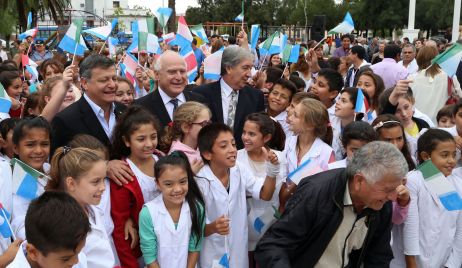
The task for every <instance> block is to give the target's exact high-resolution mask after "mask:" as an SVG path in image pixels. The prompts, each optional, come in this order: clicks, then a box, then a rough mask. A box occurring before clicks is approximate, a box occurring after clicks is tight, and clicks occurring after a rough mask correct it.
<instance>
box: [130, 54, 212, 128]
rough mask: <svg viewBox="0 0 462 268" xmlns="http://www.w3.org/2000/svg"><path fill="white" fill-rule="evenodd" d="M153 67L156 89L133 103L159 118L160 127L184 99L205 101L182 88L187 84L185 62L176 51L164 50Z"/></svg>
mask: <svg viewBox="0 0 462 268" xmlns="http://www.w3.org/2000/svg"><path fill="white" fill-rule="evenodd" d="M154 69H155V75H156V80H157V83H158V85H159V88H158V90H155V91H153V92H151V93H149V94H148V95H146V96H144V97H142V98H139V99H138V100H136V101H135V103H136V104H139V105H141V106H144V107H145V108H146V109H147V110H149V111H150V112H151V113H153V114H154V115H155V116H156V117H157V118H158V119H159V121H160V124H161V126H162V128H164V127H165V126H167V125H168V123H169V122H171V121H172V119H173V112H174V111H175V110H176V109H177V108H178V106H180V105H182V104H183V103H185V102H186V101H198V102H201V103H206V100H205V98H204V97H202V96H201V95H199V94H197V93H194V92H191V91H188V90H184V88H185V86H186V85H187V84H188V77H187V72H186V62H185V61H184V59H183V58H182V57H181V56H180V55H179V54H178V53H176V52H174V51H166V52H164V53H163V54H162V56H160V58H159V59H158V60H157V62H156V64H155V66H154Z"/></svg>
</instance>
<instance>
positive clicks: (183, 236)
mask: <svg viewBox="0 0 462 268" xmlns="http://www.w3.org/2000/svg"><path fill="white" fill-rule="evenodd" d="M144 206H145V207H147V208H148V210H149V214H151V219H152V220H153V222H154V232H155V234H156V239H157V262H158V263H159V266H160V267H178V268H182V267H186V266H187V263H188V249H189V239H190V236H191V225H192V222H191V214H190V210H189V205H188V202H186V201H183V205H182V206H181V212H180V219H179V221H178V224H177V227H176V229H175V223H174V222H173V219H172V217H171V216H170V213H169V212H168V210H167V208H166V207H165V203H164V201H163V199H162V195H159V196H158V197H156V198H155V199H154V200H152V201H151V202H149V203H146V204H144Z"/></svg>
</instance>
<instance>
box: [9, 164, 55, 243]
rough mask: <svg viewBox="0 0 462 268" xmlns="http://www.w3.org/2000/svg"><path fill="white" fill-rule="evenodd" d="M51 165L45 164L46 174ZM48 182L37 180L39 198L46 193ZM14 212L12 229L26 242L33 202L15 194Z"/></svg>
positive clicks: (41, 179)
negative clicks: (27, 222)
mask: <svg viewBox="0 0 462 268" xmlns="http://www.w3.org/2000/svg"><path fill="white" fill-rule="evenodd" d="M49 169H50V165H49V164H48V163H44V164H43V170H44V171H45V173H48V172H47V171H49ZM47 182H48V180H47V179H45V178H40V179H38V180H37V186H38V187H37V196H41V195H42V194H43V192H45V186H46V185H47ZM12 198H13V209H12V210H13V211H12V213H11V228H12V229H13V232H14V234H15V235H16V238H19V239H22V240H26V229H25V223H24V221H25V220H26V212H27V209H28V208H29V204H30V202H31V200H29V199H26V198H24V197H21V196H19V195H16V194H15V193H13V197H12Z"/></svg>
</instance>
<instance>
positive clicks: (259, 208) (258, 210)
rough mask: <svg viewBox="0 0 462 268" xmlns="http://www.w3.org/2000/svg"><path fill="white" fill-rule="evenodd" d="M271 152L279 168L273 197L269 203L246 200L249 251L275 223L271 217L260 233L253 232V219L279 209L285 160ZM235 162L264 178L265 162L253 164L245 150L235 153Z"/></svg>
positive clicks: (277, 153)
mask: <svg viewBox="0 0 462 268" xmlns="http://www.w3.org/2000/svg"><path fill="white" fill-rule="evenodd" d="M272 151H273V152H274V153H275V154H276V156H277V157H278V162H279V167H280V168H279V173H278V175H277V176H276V189H275V190H274V193H273V197H272V198H271V200H270V201H264V200H255V199H252V198H248V199H247V206H248V207H247V209H248V211H249V212H248V215H247V223H248V228H249V229H248V230H249V251H254V250H255V248H256V246H257V243H258V241H260V239H261V238H262V236H263V235H264V234H265V232H266V230H268V228H269V227H270V226H271V225H272V224H273V223H274V222H275V221H276V218H274V217H273V218H272V220H271V221H270V222H268V223H267V224H265V225H264V226H263V228H262V229H261V230H260V232H258V231H257V230H255V228H254V227H253V226H254V222H255V219H256V218H257V217H260V216H262V215H263V214H264V213H265V212H266V211H267V210H268V212H272V213H273V214H274V210H273V208H272V207H275V208H276V209H278V208H279V190H280V189H281V186H282V183H283V182H285V181H286V176H287V174H286V170H287V167H286V166H287V162H286V158H285V156H284V155H283V153H282V152H281V151H276V150H272ZM237 161H238V162H239V166H240V167H241V168H244V169H246V170H249V171H251V172H252V174H253V175H254V176H255V177H259V178H263V179H264V178H266V162H262V163H258V162H253V161H252V160H251V159H250V158H249V154H248V153H247V151H246V150H245V149H241V150H239V151H237ZM257 169H258V170H257Z"/></svg>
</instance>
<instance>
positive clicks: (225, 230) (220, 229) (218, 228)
mask: <svg viewBox="0 0 462 268" xmlns="http://www.w3.org/2000/svg"><path fill="white" fill-rule="evenodd" d="M213 225H214V227H215V233H217V234H220V235H228V234H229V219H228V218H226V217H225V215H223V216H221V217H220V218H218V219H216V220H215V221H214V222H213Z"/></svg>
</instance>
